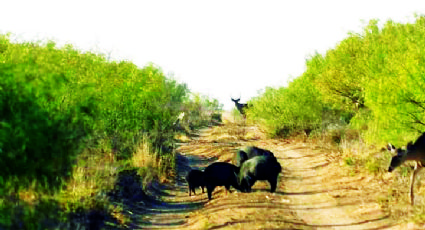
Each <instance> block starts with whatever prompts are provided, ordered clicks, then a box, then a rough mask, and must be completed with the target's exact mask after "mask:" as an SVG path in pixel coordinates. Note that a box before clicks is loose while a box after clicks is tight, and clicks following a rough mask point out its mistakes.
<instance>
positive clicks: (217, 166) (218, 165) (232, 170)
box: [204, 162, 240, 200]
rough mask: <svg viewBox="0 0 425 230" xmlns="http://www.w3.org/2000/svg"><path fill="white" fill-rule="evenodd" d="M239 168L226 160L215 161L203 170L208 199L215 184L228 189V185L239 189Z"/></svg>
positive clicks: (210, 197)
mask: <svg viewBox="0 0 425 230" xmlns="http://www.w3.org/2000/svg"><path fill="white" fill-rule="evenodd" d="M238 173H239V168H238V167H236V166H235V165H233V164H230V163H226V162H215V163H212V164H210V165H209V166H208V167H207V168H205V170H204V178H205V186H206V187H207V193H208V199H210V200H211V199H212V192H213V191H214V189H215V187H217V186H224V187H225V188H226V194H227V191H229V192H231V191H230V186H233V187H234V188H235V189H238V190H240V189H239V184H238Z"/></svg>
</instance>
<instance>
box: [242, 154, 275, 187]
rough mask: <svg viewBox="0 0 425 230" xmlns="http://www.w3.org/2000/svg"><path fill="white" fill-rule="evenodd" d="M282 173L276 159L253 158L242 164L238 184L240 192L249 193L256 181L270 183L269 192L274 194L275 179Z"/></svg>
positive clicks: (266, 157)
mask: <svg viewBox="0 0 425 230" xmlns="http://www.w3.org/2000/svg"><path fill="white" fill-rule="evenodd" d="M281 171H282V166H280V164H279V162H277V159H276V158H275V157H273V156H255V157H253V158H251V159H249V160H247V161H245V162H244V163H243V164H242V167H241V168H240V172H239V178H238V183H239V186H240V190H241V191H243V192H250V191H251V187H252V186H253V185H254V183H255V182H256V181H257V180H267V181H268V182H269V183H270V192H275V191H276V187H277V179H278V176H279V173H280V172H281Z"/></svg>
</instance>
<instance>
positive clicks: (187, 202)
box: [136, 122, 414, 229]
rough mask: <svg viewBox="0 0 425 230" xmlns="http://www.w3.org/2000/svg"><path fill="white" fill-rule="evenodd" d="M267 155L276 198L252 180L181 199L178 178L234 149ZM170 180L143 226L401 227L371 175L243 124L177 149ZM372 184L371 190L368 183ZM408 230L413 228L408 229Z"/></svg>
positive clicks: (184, 193) (184, 192)
mask: <svg viewBox="0 0 425 230" xmlns="http://www.w3.org/2000/svg"><path fill="white" fill-rule="evenodd" d="M246 145H256V146H258V147H261V148H265V149H269V150H271V151H272V152H273V153H274V154H275V156H276V157H277V158H278V161H279V162H280V163H281V165H282V167H283V172H282V173H281V174H280V179H279V183H278V188H277V192H276V193H270V192H269V190H270V186H269V184H268V183H267V182H262V181H258V182H256V184H255V185H254V187H253V191H252V192H251V193H240V192H237V191H236V190H235V189H234V188H232V191H233V192H232V193H228V194H227V195H226V192H225V189H224V187H219V188H218V189H217V188H216V189H215V191H214V193H213V199H212V200H211V201H208V198H207V194H206V193H203V194H202V193H201V190H200V189H197V190H196V195H192V196H191V197H189V195H188V188H187V184H186V182H185V180H184V176H185V175H186V173H187V172H188V170H189V169H190V167H192V168H200V169H203V168H205V167H206V166H207V165H209V164H210V163H212V162H215V161H224V162H232V158H233V154H234V153H235V152H236V150H237V149H239V148H240V147H241V146H246ZM178 150H179V153H180V154H179V155H178V165H177V180H176V182H175V183H174V184H170V185H162V186H161V187H158V193H160V195H161V196H160V199H161V201H159V202H156V203H153V204H151V205H150V206H149V207H150V208H148V209H147V210H146V209H144V210H143V211H140V213H139V214H141V216H142V217H141V218H140V220H139V221H138V223H136V224H137V226H138V227H140V228H143V229H405V227H406V226H403V227H402V226H400V225H398V224H397V223H396V220H394V219H391V218H390V217H389V215H388V213H387V211H385V210H383V209H382V208H381V205H380V203H379V197H380V194H381V195H382V193H383V190H385V189H382V186H384V185H382V186H376V185H377V184H376V183H381V182H379V181H377V180H375V179H374V178H373V177H372V176H359V175H356V174H350V172H349V171H348V169H345V168H347V167H346V166H342V165H340V164H341V163H340V161H339V160H338V158H337V157H336V154H333V153H330V152H327V151H326V150H323V149H320V148H318V147H315V146H309V145H307V144H305V143H302V142H290V141H287V140H271V139H266V138H264V136H262V135H261V134H259V132H257V130H256V128H254V127H246V126H243V125H237V124H235V123H231V122H230V123H229V122H227V124H226V125H223V126H218V127H212V128H208V129H205V130H202V131H201V132H200V134H199V136H198V137H196V138H193V139H192V140H190V141H189V142H187V143H183V144H181V146H180V147H179V149H178ZM373 183H375V184H374V185H375V186H369V185H371V184H373ZM412 229H414V227H412Z"/></svg>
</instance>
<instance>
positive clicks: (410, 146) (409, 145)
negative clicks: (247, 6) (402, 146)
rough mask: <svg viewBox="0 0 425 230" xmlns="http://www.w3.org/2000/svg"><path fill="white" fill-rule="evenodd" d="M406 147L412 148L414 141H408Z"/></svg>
mask: <svg viewBox="0 0 425 230" xmlns="http://www.w3.org/2000/svg"><path fill="white" fill-rule="evenodd" d="M406 148H407V150H410V149H412V148H413V142H409V143H407V146H406Z"/></svg>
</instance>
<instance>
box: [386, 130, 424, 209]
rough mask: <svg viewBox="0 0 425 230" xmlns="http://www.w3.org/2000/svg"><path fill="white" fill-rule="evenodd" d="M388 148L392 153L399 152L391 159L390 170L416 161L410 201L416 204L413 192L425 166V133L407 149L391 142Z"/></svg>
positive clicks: (408, 145)
mask: <svg viewBox="0 0 425 230" xmlns="http://www.w3.org/2000/svg"><path fill="white" fill-rule="evenodd" d="M387 149H388V150H389V151H390V152H391V153H397V155H395V156H393V157H392V159H391V163H390V167H389V168H388V172H392V171H394V169H396V168H397V167H398V166H400V165H401V164H403V163H404V162H405V161H414V162H415V167H414V170H413V173H412V175H411V178H410V203H411V205H414V200H415V196H414V193H413V185H414V183H415V179H416V176H417V175H418V173H419V172H420V171H421V170H422V169H423V166H425V133H422V135H421V136H420V137H419V138H418V139H417V140H416V141H415V143H414V144H412V142H409V143H408V144H407V146H406V149H405V150H404V149H400V148H396V147H395V146H393V145H392V144H391V143H389V144H388V145H387Z"/></svg>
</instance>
